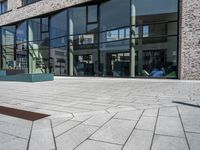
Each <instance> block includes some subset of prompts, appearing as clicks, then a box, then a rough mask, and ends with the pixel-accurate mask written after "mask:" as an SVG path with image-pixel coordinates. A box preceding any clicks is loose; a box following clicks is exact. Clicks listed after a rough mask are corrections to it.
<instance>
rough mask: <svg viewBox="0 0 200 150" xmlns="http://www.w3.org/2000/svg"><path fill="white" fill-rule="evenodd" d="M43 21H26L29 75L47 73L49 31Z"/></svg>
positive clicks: (41, 19) (39, 19)
mask: <svg viewBox="0 0 200 150" xmlns="http://www.w3.org/2000/svg"><path fill="white" fill-rule="evenodd" d="M43 20H44V18H36V19H30V20H29V21H28V30H29V31H28V32H29V37H28V40H29V45H28V47H29V72H30V73H48V72H49V32H48V31H49V30H48V26H47V22H46V21H43ZM45 20H46V18H45ZM43 23H44V24H43Z"/></svg>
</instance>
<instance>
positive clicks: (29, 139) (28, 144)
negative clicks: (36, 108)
mask: <svg viewBox="0 0 200 150" xmlns="http://www.w3.org/2000/svg"><path fill="white" fill-rule="evenodd" d="M33 125H34V121H33V122H32V125H31V129H30V133H29V138H28V143H27V148H26V149H27V150H29V146H30V141H31V135H32V131H33Z"/></svg>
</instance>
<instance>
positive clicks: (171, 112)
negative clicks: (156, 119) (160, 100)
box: [159, 107, 179, 117]
mask: <svg viewBox="0 0 200 150" xmlns="http://www.w3.org/2000/svg"><path fill="white" fill-rule="evenodd" d="M159 116H167V117H179V114H178V110H177V108H176V107H166V108H160V111H159Z"/></svg>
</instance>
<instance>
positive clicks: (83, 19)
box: [0, 0, 179, 78]
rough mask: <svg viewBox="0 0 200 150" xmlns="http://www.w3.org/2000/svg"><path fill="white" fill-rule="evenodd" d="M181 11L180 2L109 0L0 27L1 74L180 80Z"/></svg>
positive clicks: (175, 0) (173, 0)
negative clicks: (179, 14) (10, 72)
mask: <svg viewBox="0 0 200 150" xmlns="http://www.w3.org/2000/svg"><path fill="white" fill-rule="evenodd" d="M146 6H148V7H146ZM178 8H179V1H178V0H168V1H166V2H163V1H162V0H156V1H155V0H150V1H148V2H145V3H144V2H143V1H141V0H123V1H121V0H110V1H103V2H92V3H87V4H82V5H79V6H74V7H70V8H66V9H63V10H60V11H57V12H52V13H50V14H44V15H42V16H39V17H34V18H30V19H27V20H23V21H20V22H16V23H14V24H9V25H5V26H2V27H1V36H0V37H1V57H0V60H1V61H0V66H1V69H6V70H20V71H22V72H24V73H54V74H55V75H56V76H108V77H146V78H178V72H179V67H178V57H179V44H178V43H179V38H178V33H179V21H178V20H179V17H178Z"/></svg>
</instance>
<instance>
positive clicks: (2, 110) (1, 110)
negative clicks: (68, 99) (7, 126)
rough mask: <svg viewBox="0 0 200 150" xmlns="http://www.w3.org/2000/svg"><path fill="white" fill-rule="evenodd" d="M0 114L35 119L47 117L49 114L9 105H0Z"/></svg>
mask: <svg viewBox="0 0 200 150" xmlns="http://www.w3.org/2000/svg"><path fill="white" fill-rule="evenodd" d="M0 114H3V115H7V116H12V117H17V118H21V119H25V120H30V121H35V120H39V119H42V118H45V117H48V116H49V115H46V114H41V113H35V112H30V111H25V110H20V109H14V108H9V107H4V106H0Z"/></svg>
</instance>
